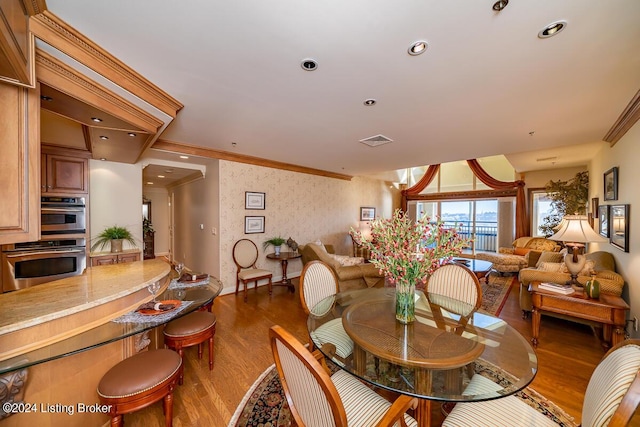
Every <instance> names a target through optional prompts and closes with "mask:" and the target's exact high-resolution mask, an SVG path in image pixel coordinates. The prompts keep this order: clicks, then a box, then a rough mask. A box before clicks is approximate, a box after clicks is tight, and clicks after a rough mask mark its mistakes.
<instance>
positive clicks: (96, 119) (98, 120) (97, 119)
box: [91, 117, 102, 123]
mask: <svg viewBox="0 0 640 427" xmlns="http://www.w3.org/2000/svg"><path fill="white" fill-rule="evenodd" d="M91 120H93V121H94V122H96V123H100V122H101V121H102V119H101V118H99V117H91Z"/></svg>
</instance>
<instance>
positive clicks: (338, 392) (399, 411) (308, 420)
mask: <svg viewBox="0 0 640 427" xmlns="http://www.w3.org/2000/svg"><path fill="white" fill-rule="evenodd" d="M269 339H270V341H271V349H272V351H273V357H274V359H275V364H276V369H277V370H278V376H279V377H280V382H281V383H282V389H283V390H284V393H285V396H286V397H287V403H288V404H289V408H290V410H291V415H292V417H293V419H294V420H295V422H296V424H297V425H298V426H307V427H332V426H335V427H347V426H349V427H371V426H378V427H382V426H393V425H399V426H403V427H406V426H412V427H413V426H417V423H416V421H415V420H414V419H413V418H412V417H411V416H409V415H408V414H407V413H406V411H407V410H408V409H410V408H415V407H416V406H417V403H418V402H417V399H416V398H414V397H409V396H400V397H398V398H397V399H396V400H395V401H394V402H393V404H391V403H390V402H389V401H387V400H386V399H384V398H383V397H382V396H380V395H378V394H376V392H374V391H373V390H371V389H370V388H369V387H367V386H365V385H364V384H363V383H361V382H360V381H359V380H358V379H356V377H354V376H352V375H350V374H348V373H347V372H345V371H344V370H342V369H340V370H338V371H337V372H336V373H334V374H333V375H329V370H328V369H326V365H324V366H323V365H322V364H321V362H324V359H323V358H322V354H320V352H318V351H316V352H314V354H312V353H311V352H310V351H309V350H308V349H307V348H306V347H305V346H304V345H302V343H300V341H298V340H297V339H296V338H295V337H294V336H293V335H291V334H290V333H289V332H287V331H286V330H284V329H283V328H282V327H280V326H278V325H276V326H273V327H271V329H270V330H269Z"/></svg>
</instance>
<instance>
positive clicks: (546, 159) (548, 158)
mask: <svg viewBox="0 0 640 427" xmlns="http://www.w3.org/2000/svg"><path fill="white" fill-rule="evenodd" d="M557 159H558V156H551V157H540V158H539V159H536V162H548V161H549V160H557Z"/></svg>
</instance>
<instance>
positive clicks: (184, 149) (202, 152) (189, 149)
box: [151, 139, 353, 181]
mask: <svg viewBox="0 0 640 427" xmlns="http://www.w3.org/2000/svg"><path fill="white" fill-rule="evenodd" d="M151 148H152V149H155V150H162V151H170V152H172V153H180V154H188V155H192V156H199V157H206V158H209V159H219V160H229V161H231V162H238V163H246V164H250V165H256V166H263V167H266V168H273V169H281V170H287V171H291V172H299V173H305V174H309V175H317V176H324V177H326V178H335V179H343V180H345V181H351V179H352V178H353V176H351V175H345V174H340V173H335V172H329V171H325V170H321V169H313V168H307V167H304V166H298V165H294V164H291V163H284V162H278V161H275V160H268V159H263V158H260V157H253V156H246V155H244V154H236V153H230V152H228V151H222V150H214V149H212V148H203V147H197V146H194V145H187V144H182V143H179V142H173V141H167V140H164V139H158V140H156V142H155V143H154V144H153V145H152V146H151Z"/></svg>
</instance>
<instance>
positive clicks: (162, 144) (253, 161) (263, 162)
mask: <svg viewBox="0 0 640 427" xmlns="http://www.w3.org/2000/svg"><path fill="white" fill-rule="evenodd" d="M151 148H153V149H155V150H163V151H170V152H172V153H180V154H185V155H192V156H198V157H205V158H209V159H220V160H228V161H231V162H238V163H246V164H250V165H256V166H263V167H266V168H273V169H281V170H287V171H292V172H298V173H306V174H309V175H318V176H324V177H327V178H336V179H343V180H346V181H350V180H351V179H352V178H353V176H351V175H345V174H340V173H335V172H329V171H325V170H321V169H314V168H307V167H304V166H298V165H294V164H291V163H284V162H277V161H275V160H268V159H263V158H260V157H253V156H246V155H243V154H236V153H230V152H228V151H222V150H214V149H212V148H203V147H196V146H194V145H187V144H182V143H179V142H173V141H167V140H162V139H158V140H156V142H155V143H154V144H153V145H152V146H151ZM514 194H515V193H514Z"/></svg>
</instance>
